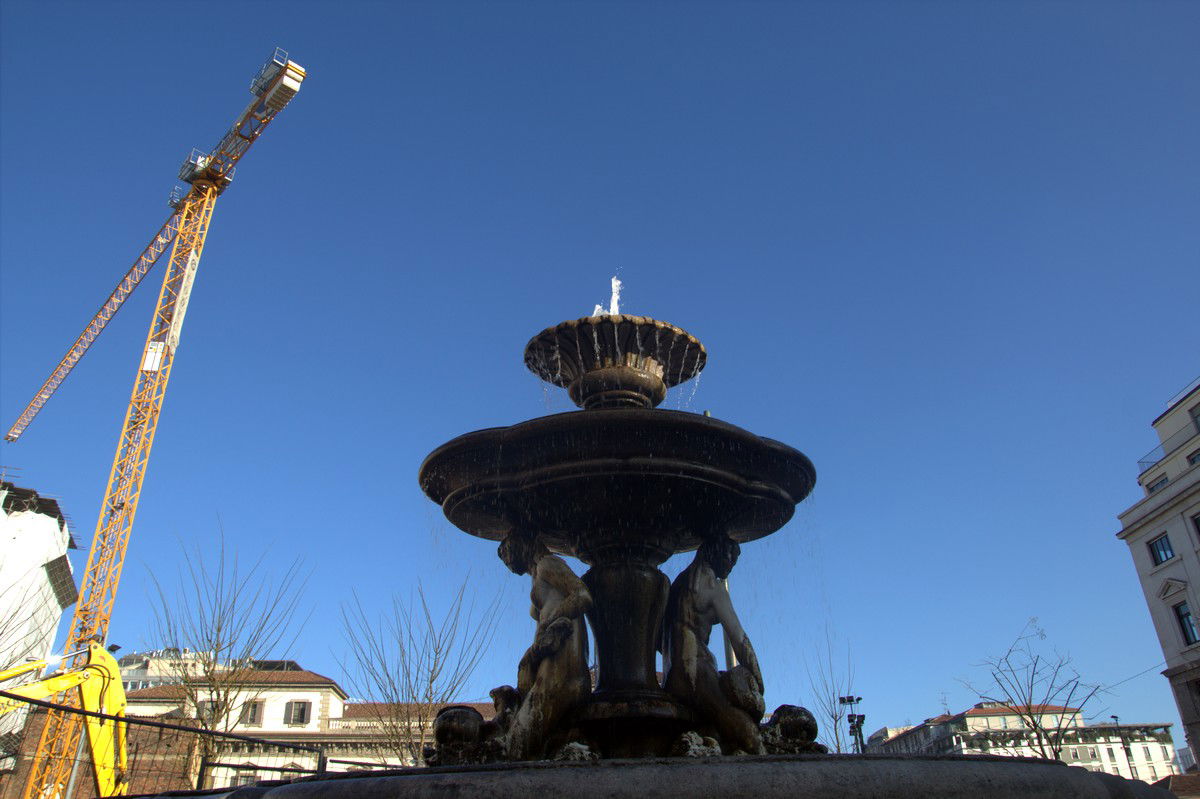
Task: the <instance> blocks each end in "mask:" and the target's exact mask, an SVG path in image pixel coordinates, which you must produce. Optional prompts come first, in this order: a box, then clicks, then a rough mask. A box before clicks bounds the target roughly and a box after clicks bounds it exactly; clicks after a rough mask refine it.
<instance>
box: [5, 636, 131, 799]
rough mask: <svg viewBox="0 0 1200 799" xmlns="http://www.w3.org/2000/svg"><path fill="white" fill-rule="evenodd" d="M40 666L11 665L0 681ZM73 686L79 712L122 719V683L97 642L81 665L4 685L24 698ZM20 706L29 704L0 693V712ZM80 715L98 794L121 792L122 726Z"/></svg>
mask: <svg viewBox="0 0 1200 799" xmlns="http://www.w3.org/2000/svg"><path fill="white" fill-rule="evenodd" d="M45 666H46V661H44V660H39V661H33V662H31V663H23V664H21V665H20V666H14V667H13V668H11V669H8V670H7V671H0V682H3V681H4V680H10V679H12V678H14V677H19V676H21V675H22V674H28V673H30V672H35V671H39V670H41V669H43V668H45ZM73 688H77V689H79V706H80V707H81V708H83V709H84V710H87V711H91V712H93V713H104V714H106V715H109V716H120V717H124V715H125V690H124V689H123V688H122V687H121V670H120V667H119V666H118V665H117V661H116V659H115V658H113V656H112V655H110V654H109V653H108V652H106V651H105V650H104V647H102V646H100V645H99V644H90V645H89V646H88V648H87V660H86V661H85V663H84V664H83V666H82V667H81V668H79V669H75V670H72V671H69V672H64V673H62V674H52V675H51V676H49V677H46V678H45V679H42V680H37V681H35V682H31V683H25V684H24V685H19V686H17V687H15V688H11V689H8V690H7V693H10V694H13V695H15V696H20V697H24V698H26V699H44V698H46V697H48V696H54V695H55V694H60V693H63V692H64V691H69V690H71V689H73ZM21 707H28V705H27V704H26V703H24V702H22V701H21V700H20V699H10V698H9V697H0V716H3V715H4V714H5V713H9V712H11V711H13V710H16V709H18V708H21ZM83 719H84V725H85V727H86V730H87V737H88V744H89V748H90V749H91V754H92V766H93V771H94V772H95V775H96V793H97V795H99V796H124V795H125V794H126V793H127V789H128V786H129V783H128V781H127V778H126V772H125V768H126V762H125V728H126V726H127V725H125V724H121V723H120V722H117V721H113V720H112V719H104V718H97V717H96V716H84V717H83Z"/></svg>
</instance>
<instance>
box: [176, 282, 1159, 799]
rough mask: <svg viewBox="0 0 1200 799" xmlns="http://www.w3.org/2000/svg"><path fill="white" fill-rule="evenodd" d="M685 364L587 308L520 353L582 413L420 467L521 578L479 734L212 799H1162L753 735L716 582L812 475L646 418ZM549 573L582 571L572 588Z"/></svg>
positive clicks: (683, 373)
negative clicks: (511, 666) (527, 628)
mask: <svg viewBox="0 0 1200 799" xmlns="http://www.w3.org/2000/svg"><path fill="white" fill-rule="evenodd" d="M613 305H614V307H613V308H612V309H611V310H612V311H616V310H617V309H616V307H615V305H616V303H615V302H614V303H613ZM705 361H706V353H705V350H704V347H703V346H702V345H701V344H700V342H699V341H698V340H696V338H695V337H693V336H691V335H690V334H688V333H686V332H685V331H683V330H681V329H679V328H678V327H675V326H673V325H669V324H666V323H664V322H660V321H656V320H654V319H649V318H645V317H640V316H629V315H624V314H620V313H615V312H614V313H605V312H603V310H602V309H599V308H598V309H597V313H596V314H594V315H592V316H590V317H587V318H583V319H577V320H574V321H569V322H564V323H562V324H560V325H557V326H555V327H551V328H548V329H546V330H544V331H542V332H541V333H539V334H538V335H536V336H534V337H533V339H532V340H531V341H530V342H529V344H528V346H527V347H526V349H525V364H526V366H528V367H529V369H530V370H532V371H533V372H534V374H536V375H537V376H538V377H540V378H542V379H543V380H546V381H548V382H550V383H552V384H554V385H556V386H561V387H563V388H566V389H567V391H568V393H569V395H570V396H571V398H572V400H574V401H575V403H576V404H578V405H579V406H580V407H581V408H582V409H583V410H581V411H572V412H569V413H561V414H557V415H552V416H547V417H543V418H540V419H534V420H531V421H527V422H523V423H520V424H516V425H513V426H511V427H501V428H492V429H488V430H479V431H476V432H473V433H468V434H466V435H463V436H459V437H458V438H455V439H453V440H452V441H449V442H447V443H446V444H444V445H442V446H441V447H438V448H437V449H436V450H434V451H433V452H432V453H431V454H430V455H429V456H428V457H427V458H426V459H425V462H424V464H422V466H421V469H420V484H421V488H422V489H423V490H424V491H425V493H426V494H427V495H428V496H429V497H430V498H431V499H432V500H434V501H435V502H437V503H438V504H439V505H441V507H442V509H443V511H444V512H445V514H446V517H447V518H448V519H449V520H450V521H451V522H452V523H453V524H454V525H455V526H457V527H458V528H460V529H461V530H464V531H465V532H467V533H470V534H471V535H474V536H478V537H480V538H484V539H489V540H492V541H497V542H499V544H500V546H499V554H500V557H501V559H502V560H503V561H504V562H505V564H506V565H507V566H508V567H509V568H510V569H511V570H512V571H514V572H516V573H519V574H526V575H529V576H530V578H531V580H532V591H531V600H532V604H533V616H534V618H535V619H536V621H537V626H536V630H535V635H534V640H533V643H532V644H531V646H530V647H529V649H528V650H527V651H526V652H525V654H524V656H523V657H522V658H521V660H520V662H519V664H518V665H517V669H516V682H517V685H516V686H511V685H505V686H501V687H499V688H497V689H495V690H494V691H493V692H492V697H493V701H494V703H495V707H496V714H495V717H494V718H492V719H488V720H486V721H485V720H484V719H483V718H482V717H481V716H480V715H479V714H478V712H477V711H475V710H474V709H472V708H470V707H466V706H463V707H451V708H448V709H446V710H444V711H443V712H442V713H441V714H439V716H438V719H437V721H436V722H435V729H434V731H435V738H436V740H437V748H436V751H430V752H428V755H429V762H431V763H435V764H437V765H435V766H433V767H429V768H411V769H399V770H395V771H391V772H382V773H381V772H370V773H366V774H363V775H362V776H359V775H353V774H346V775H336V776H333V775H330V776H322V777H310V778H304V779H300V780H296V781H293V782H289V783H286V784H260V785H258V786H252V787H244V788H238V789H235V790H232V791H231V792H229V793H228V794H226V795H228V796H229V797H231V799H259V798H260V797H266V799H316V798H317V797H320V798H322V799H333V798H337V799H341V797H356V798H364V797H365V798H366V799H391V798H392V797H397V798H399V797H406V798H411V797H430V799H432V798H433V797H437V798H438V799H445V797H460V796H461V797H467V796H472V797H473V796H489V797H497V798H499V799H504V798H507V797H528V796H544V797H551V796H571V797H578V798H579V799H593V798H595V799H599V798H600V797H605V798H606V799H642V797H648V796H653V797H663V798H672V799H674V798H677V799H683V798H684V797H695V796H721V797H726V798H727V799H761V797H773V796H778V797H784V796H787V797H792V796H804V797H814V798H819V799H863V798H865V797H872V799H890V798H894V799H901V798H902V797H914V796H920V797H923V798H924V799H998V798H999V797H1014V796H1019V797H1021V798H1022V799H1051V797H1055V798H1058V797H1062V798H1064V799H1065V798H1068V797H1078V798H1080V799H1083V798H1084V797H1088V798H1089V799H1116V798H1117V797H1143V798H1144V799H1154V798H1157V797H1168V796H1170V795H1171V794H1169V793H1168V792H1166V791H1163V790H1160V789H1156V788H1152V787H1150V786H1148V785H1146V784H1145V783H1143V782H1138V781H1135V780H1123V779H1121V778H1119V777H1112V776H1110V775H1106V774H1099V773H1092V772H1090V771H1087V770H1085V769H1081V768H1076V767H1068V766H1066V765H1064V764H1062V763H1058V762H1054V761H1046V760H1033V759H1028V758H1011V757H994V756H986V755H976V756H942V757H922V756H914V757H898V756H889V755H830V754H826V753H824V750H823V748H822V747H820V746H819V745H818V744H816V743H815V740H814V739H815V737H816V733H817V730H816V723H815V721H814V720H813V718H812V716H811V714H809V713H808V712H807V711H806V710H804V709H803V708H800V707H796V706H791V705H785V706H782V707H781V708H779V709H778V710H776V711H775V713H774V714H773V715H772V716H771V720H770V721H769V722H768V723H766V724H760V723H759V722H760V721H761V719H762V717H763V715H764V707H763V704H762V701H763V700H762V694H763V675H762V674H761V672H760V670H759V668H758V662H757V657H756V655H755V653H754V649H753V647H752V646H751V644H750V638H749V636H748V635H747V634H746V632H745V630H744V629H743V628H742V624H741V621H740V619H738V616H737V613H736V612H735V610H734V608H733V604H732V602H731V601H730V599H729V594H728V591H727V590H726V589H725V587H724V583H723V578H724V577H725V576H726V575H727V574H728V573H729V571H730V569H732V568H733V565H734V563H735V562H736V559H737V553H738V548H739V545H740V544H744V543H747V542H751V541H754V540H755V539H758V538H761V537H763V536H766V535H770V534H771V533H774V532H776V531H777V530H779V529H780V528H781V527H782V526H783V525H784V524H786V523H787V521H788V520H789V519H790V518H791V517H792V514H793V512H794V509H795V506H796V504H797V503H798V502H800V501H801V500H802V499H804V497H806V496H807V495H808V494H809V492H810V491H812V488H813V484H814V482H815V480H816V473H815V471H814V469H813V465H812V463H811V462H810V461H809V460H808V458H806V457H805V456H804V455H803V454H801V453H800V452H798V451H797V450H795V449H792V448H791V447H789V446H786V445H784V444H781V443H779V442H777V441H773V440H771V439H768V438H762V437H760V436H756V435H754V434H752V433H749V432H747V431H745V430H743V429H741V428H739V427H735V426H734V425H731V424H729V423H727V422H722V421H718V420H716V419H712V418H709V417H707V416H701V415H698V414H693V413H683V412H678V411H669V410H659V409H657V408H656V406H657V405H658V404H659V403H660V402H662V400H663V398H664V397H665V396H666V391H667V389H668V388H670V387H672V386H675V385H679V384H680V383H682V382H685V381H686V380H688V379H691V378H694V377H696V376H697V375H698V374H699V373H700V371H701V369H703V368H704V364H705ZM689 550H696V556H695V558H694V559H693V561H692V563H691V565H689V566H688V567H687V568H686V569H684V571H683V572H682V573H681V574H680V575H679V576H678V577H677V578H676V579H675V581H674V583H673V584H671V583H670V582H669V581H668V580H667V578H666V576H665V575H664V574H663V573H662V572H661V571H659V568H658V567H659V566H660V565H661V564H662V563H663V561H664V560H666V559H667V558H668V557H670V556H671V555H672V554H675V553H679V552H687V551H689ZM564 555H565V556H572V557H575V558H578V559H579V560H580V561H582V562H583V563H584V564H586V565H587V566H588V569H587V571H586V572H585V573H584V574H583V575H582V576H579V575H577V574H576V573H575V571H574V570H573V569H572V568H571V567H570V565H569V564H568V563H567V561H565V560H564V559H563V557H562V556H564ZM716 625H720V626H721V627H722V628H723V633H724V634H725V635H726V636H727V639H728V640H729V643H730V645H731V649H732V650H733V652H734V654H735V655H736V657H737V660H738V664H737V665H736V666H733V667H732V668H727V669H726V670H725V671H720V670H719V669H718V667H717V663H716V660H715V658H714V657H713V655H712V652H711V651H710V648H709V643H710V638H711V635H712V633H713V628H714V626H716ZM589 629H590V631H591V637H592V638H594V640H595V644H596V649H597V652H596V654H597V664H598V665H597V668H596V670H595V674H594V675H593V674H592V673H590V672H589V669H588V663H589V657H588V630H589ZM659 652H661V653H662V660H663V671H664V675H663V677H662V678H661V679H660V678H659V676H658V674H657V670H656V653H659ZM898 679H900V678H899V677H898ZM173 795H176V796H178V795H184V794H173ZM206 795H212V794H206Z"/></svg>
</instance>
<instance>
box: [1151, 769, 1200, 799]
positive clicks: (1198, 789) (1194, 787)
mask: <svg viewBox="0 0 1200 799" xmlns="http://www.w3.org/2000/svg"><path fill="white" fill-rule="evenodd" d="M1154 785H1155V786H1157V787H1159V788H1166V789H1167V790H1169V791H1171V792H1172V793H1174V794H1175V795H1176V796H1179V797H1181V799H1182V797H1187V796H1200V774H1172V775H1171V776H1169V777H1163V778H1162V779H1161V780H1159V781H1158V782H1156V783H1154Z"/></svg>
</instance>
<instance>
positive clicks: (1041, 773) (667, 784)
mask: <svg viewBox="0 0 1200 799" xmlns="http://www.w3.org/2000/svg"><path fill="white" fill-rule="evenodd" d="M177 795H181V796H186V795H193V796H195V795H199V794H187V793H181V794H177ZM207 795H208V796H214V794H212V793H208V794H207ZM216 796H228V797H229V799H318V797H319V799H341V797H355V799H426V798H428V799H448V798H449V797H476V796H487V797H494V798H495V799H516V798H517V797H520V798H521V799H524V797H529V796H544V797H549V796H570V797H575V798H576V799H600V798H601V797H604V799H646V797H655V799H693V797H697V796H720V797H722V798H723V799H766V798H767V797H797V796H802V797H808V798H809V799H868V798H869V799H911V798H912V797H921V799H1011V797H1021V799H1118V797H1120V798H1121V799H1169V798H1170V797H1172V796H1174V794H1172V793H1171V792H1169V791H1166V790H1163V789H1161V788H1155V787H1153V786H1150V785H1147V784H1146V783H1144V782H1141V781H1138V780H1126V779H1122V778H1121V777H1114V776H1112V775H1109V774H1099V773H1094V772H1091V771H1088V770H1087V769H1083V768H1079V767H1076V766H1067V765H1066V764H1064V763H1059V762H1057V761H1051V760H1036V759H1033V758H1016V757H996V756H989V755H957V756H955V755H947V756H944V757H919V756H913V757H896V756H884V755H776V756H771V755H766V756H756V757H733V758H719V757H718V758H701V759H689V758H659V759H643V760H609V761H603V762H600V763H560V762H538V763H505V764H497V765H490V766H460V767H457V768H454V767H444V768H431V769H402V770H397V771H394V772H387V773H383V774H378V775H369V776H368V775H364V776H358V775H349V774H346V775H337V776H333V775H331V776H327V777H310V778H307V779H304V780H300V781H297V782H293V783H289V784H286V785H278V784H277V785H274V786H270V785H260V786H253V787H246V788H238V789H236V790H234V791H232V792H231V793H228V794H216Z"/></svg>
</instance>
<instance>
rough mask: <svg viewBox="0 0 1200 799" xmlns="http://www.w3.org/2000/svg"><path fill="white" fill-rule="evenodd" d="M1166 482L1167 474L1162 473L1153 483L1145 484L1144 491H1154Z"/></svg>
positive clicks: (1149, 492)
mask: <svg viewBox="0 0 1200 799" xmlns="http://www.w3.org/2000/svg"><path fill="white" fill-rule="evenodd" d="M1166 484H1167V476H1166V475H1165V474H1164V475H1163V476H1162V477H1160V478H1158V479H1157V480H1155V481H1154V482H1153V483H1151V484H1150V485H1148V486H1146V493H1148V494H1153V493H1154V492H1155V491H1157V490H1158V489H1160V488H1162V487H1163V486H1165V485H1166Z"/></svg>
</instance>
